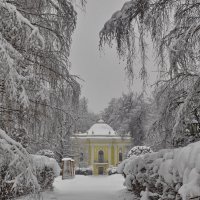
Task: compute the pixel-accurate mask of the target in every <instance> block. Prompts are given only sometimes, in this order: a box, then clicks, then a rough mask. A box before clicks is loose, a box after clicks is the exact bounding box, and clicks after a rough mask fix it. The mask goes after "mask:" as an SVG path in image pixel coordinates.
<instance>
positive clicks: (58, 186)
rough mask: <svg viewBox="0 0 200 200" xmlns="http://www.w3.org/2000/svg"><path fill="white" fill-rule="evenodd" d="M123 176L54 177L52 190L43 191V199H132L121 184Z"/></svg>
mask: <svg viewBox="0 0 200 200" xmlns="http://www.w3.org/2000/svg"><path fill="white" fill-rule="evenodd" d="M123 182H124V178H123V177H122V175H119V174H116V175H112V176H82V175H76V177H75V178H74V179H66V180H62V179H61V177H58V178H56V179H55V182H54V190H53V191H46V192H44V193H43V200H133V199H134V195H133V194H132V193H131V192H128V191H127V190H126V189H125V187H124V186H123ZM135 199H136V198H135Z"/></svg>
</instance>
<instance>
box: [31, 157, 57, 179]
mask: <svg viewBox="0 0 200 200" xmlns="http://www.w3.org/2000/svg"><path fill="white" fill-rule="evenodd" d="M31 157H32V159H33V164H34V166H35V168H36V170H43V169H44V168H45V167H48V168H50V169H52V170H53V172H54V177H57V176H59V175H60V170H61V169H60V166H59V165H58V163H57V161H56V160H55V159H54V158H48V157H46V156H41V155H31Z"/></svg>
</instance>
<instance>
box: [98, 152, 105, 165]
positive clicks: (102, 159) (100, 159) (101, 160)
mask: <svg viewBox="0 0 200 200" xmlns="http://www.w3.org/2000/svg"><path fill="white" fill-rule="evenodd" d="M98 158H99V159H98V160H99V162H100V163H103V162H104V153H103V151H102V150H100V151H99V155H98Z"/></svg>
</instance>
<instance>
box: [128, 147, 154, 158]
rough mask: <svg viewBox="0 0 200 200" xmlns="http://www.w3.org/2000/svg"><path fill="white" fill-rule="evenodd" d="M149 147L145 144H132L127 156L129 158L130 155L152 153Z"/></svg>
mask: <svg viewBox="0 0 200 200" xmlns="http://www.w3.org/2000/svg"><path fill="white" fill-rule="evenodd" d="M152 152H153V151H152V150H151V148H150V147H147V146H134V147H133V148H132V149H131V150H130V151H129V152H128V153H127V158H130V157H131V156H132V155H136V156H140V155H143V154H146V153H152Z"/></svg>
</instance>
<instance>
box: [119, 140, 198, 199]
mask: <svg viewBox="0 0 200 200" xmlns="http://www.w3.org/2000/svg"><path fill="white" fill-rule="evenodd" d="M118 172H121V173H124V175H125V185H126V187H127V188H128V189H129V190H133V191H134V192H135V193H136V194H137V195H138V196H139V195H141V196H142V197H141V200H146V199H155V200H158V199H166V200H170V199H173V200H179V199H183V200H188V199H189V198H193V197H198V196H200V142H196V143H193V144H190V145H188V146H186V147H183V148H178V149H165V150H161V151H159V152H154V153H148V154H145V155H142V156H135V155H133V156H131V157H130V158H129V159H127V160H125V161H124V162H123V163H122V164H121V165H120V166H119V168H118Z"/></svg>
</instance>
